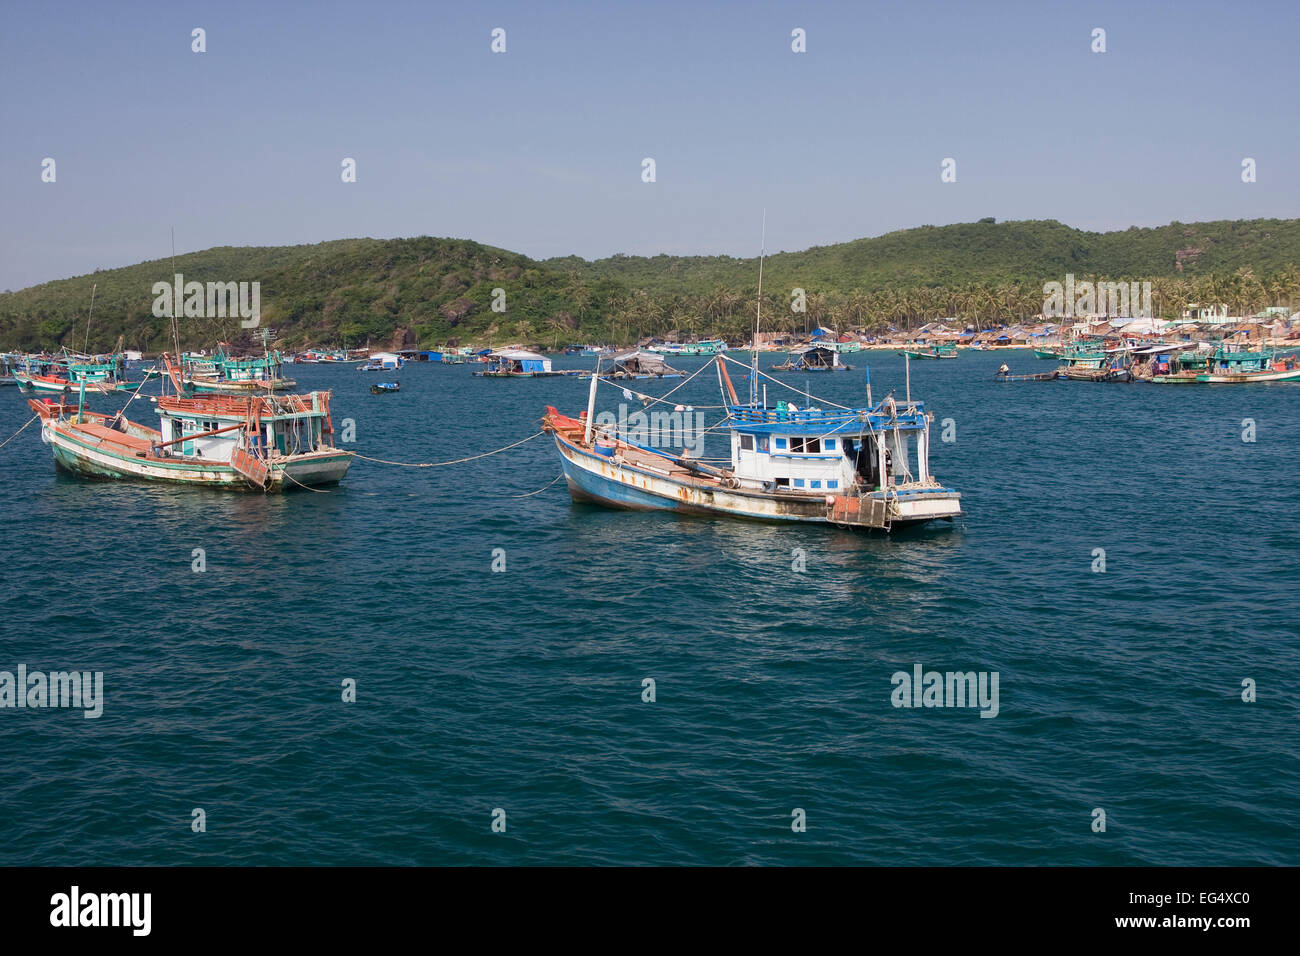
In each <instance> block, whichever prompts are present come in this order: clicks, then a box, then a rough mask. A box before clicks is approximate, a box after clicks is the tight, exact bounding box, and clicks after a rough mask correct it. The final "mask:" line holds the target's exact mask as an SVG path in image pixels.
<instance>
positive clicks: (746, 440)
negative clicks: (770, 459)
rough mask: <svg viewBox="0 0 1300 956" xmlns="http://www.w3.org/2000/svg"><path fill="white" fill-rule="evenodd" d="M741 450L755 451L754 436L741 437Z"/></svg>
mask: <svg viewBox="0 0 1300 956" xmlns="http://www.w3.org/2000/svg"><path fill="white" fill-rule="evenodd" d="M740 450H741V451H753V450H754V436H753V435H741V436H740Z"/></svg>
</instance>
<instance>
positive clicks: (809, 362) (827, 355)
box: [772, 343, 853, 372]
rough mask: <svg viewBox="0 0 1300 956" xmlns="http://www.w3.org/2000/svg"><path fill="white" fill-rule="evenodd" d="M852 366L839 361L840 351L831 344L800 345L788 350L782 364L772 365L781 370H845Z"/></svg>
mask: <svg viewBox="0 0 1300 956" xmlns="http://www.w3.org/2000/svg"><path fill="white" fill-rule="evenodd" d="M852 368H853V366H851V365H844V364H842V363H841V362H840V352H839V349H838V348H836V347H835V346H834V345H833V344H830V343H828V344H825V345H802V346H800V347H799V348H796V349H792V350H791V351H790V357H789V358H788V359H787V360H786V361H785V363H784V364H782V365H773V366H772V369H773V371H781V372H847V371H850V370H851V369H852Z"/></svg>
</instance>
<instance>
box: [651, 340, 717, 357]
mask: <svg viewBox="0 0 1300 956" xmlns="http://www.w3.org/2000/svg"><path fill="white" fill-rule="evenodd" d="M647 348H648V349H649V351H651V352H658V353H659V354H660V355H717V354H718V353H720V352H725V351H727V343H726V341H725V340H724V339H704V340H703V341H700V342H680V343H679V342H661V343H659V344H658V345H650V346H647Z"/></svg>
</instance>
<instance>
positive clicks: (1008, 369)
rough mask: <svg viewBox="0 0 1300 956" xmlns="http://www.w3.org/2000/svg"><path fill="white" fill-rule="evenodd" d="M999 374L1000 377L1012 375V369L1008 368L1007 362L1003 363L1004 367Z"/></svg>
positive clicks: (999, 370)
mask: <svg viewBox="0 0 1300 956" xmlns="http://www.w3.org/2000/svg"><path fill="white" fill-rule="evenodd" d="M998 374H999V375H1010V374H1011V369H1010V368H1009V367H1008V366H1007V363H1006V362H1003V363H1002V367H1001V368H999V369H998Z"/></svg>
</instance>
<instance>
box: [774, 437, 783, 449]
mask: <svg viewBox="0 0 1300 956" xmlns="http://www.w3.org/2000/svg"><path fill="white" fill-rule="evenodd" d="M776 447H777V448H781V449H784V448H785V439H784V438H778V439H777V440H776Z"/></svg>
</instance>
